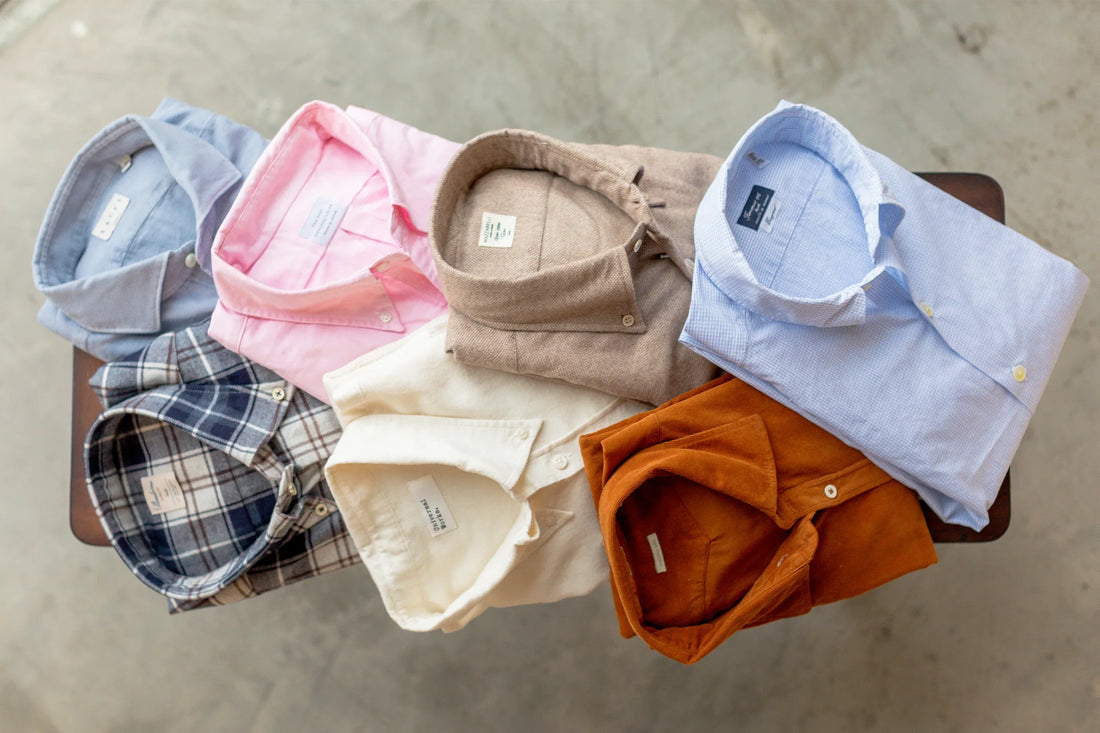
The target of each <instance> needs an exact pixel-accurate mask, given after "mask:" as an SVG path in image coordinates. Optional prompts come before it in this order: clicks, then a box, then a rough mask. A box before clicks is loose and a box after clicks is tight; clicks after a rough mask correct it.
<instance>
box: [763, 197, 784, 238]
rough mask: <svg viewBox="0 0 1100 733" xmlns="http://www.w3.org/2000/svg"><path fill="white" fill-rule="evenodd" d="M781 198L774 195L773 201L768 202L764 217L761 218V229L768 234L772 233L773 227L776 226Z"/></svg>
mask: <svg viewBox="0 0 1100 733" xmlns="http://www.w3.org/2000/svg"><path fill="white" fill-rule="evenodd" d="M779 206H780V203H779V200H778V199H777V198H775V197H774V196H773V197H772V200H771V202H770V203H769V204H768V208H767V210H766V211H765V212H764V218H763V219H761V220H760V231H762V232H765V233H767V234H771V233H772V227H774V226H775V218H776V217H777V216H778V215H779Z"/></svg>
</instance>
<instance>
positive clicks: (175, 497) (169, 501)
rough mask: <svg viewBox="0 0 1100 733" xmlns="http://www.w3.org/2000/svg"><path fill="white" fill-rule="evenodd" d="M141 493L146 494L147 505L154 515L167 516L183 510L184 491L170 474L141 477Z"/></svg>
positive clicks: (184, 504) (184, 503)
mask: <svg viewBox="0 0 1100 733" xmlns="http://www.w3.org/2000/svg"><path fill="white" fill-rule="evenodd" d="M141 491H142V493H143V494H145V505H146V506H147V507H149V511H150V512H152V513H153V514H166V513H168V512H173V511H175V510H177V509H183V508H184V506H186V503H187V502H185V501H184V499H183V489H182V488H180V482H179V481H177V480H176V477H175V476H174V475H172V474H170V473H158V474H154V475H153V476H142V477H141Z"/></svg>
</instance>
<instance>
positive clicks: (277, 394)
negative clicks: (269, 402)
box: [271, 387, 286, 402]
mask: <svg viewBox="0 0 1100 733" xmlns="http://www.w3.org/2000/svg"><path fill="white" fill-rule="evenodd" d="M271 398H272V399H273V400H275V401H276V402H282V401H283V400H285V399H286V390H285V389H283V388H282V387H276V388H275V389H273V390H271Z"/></svg>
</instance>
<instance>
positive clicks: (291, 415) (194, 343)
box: [84, 324, 359, 612]
mask: <svg viewBox="0 0 1100 733" xmlns="http://www.w3.org/2000/svg"><path fill="white" fill-rule="evenodd" d="M91 385H92V388H93V390H94V391H95V392H96V394H97V395H98V396H99V398H100V401H101V402H102V403H103V405H104V408H105V409H104V412H103V414H102V415H101V416H100V417H99V418H98V419H97V420H96V421H95V423H94V424H93V425H92V427H91V429H90V430H89V432H88V437H87V439H86V441H85V445H84V468H85V476H86V479H87V483H88V490H89V493H90V494H91V497H92V503H93V504H94V505H95V508H96V512H97V513H98V515H99V518H100V521H101V522H102V524H103V526H104V529H105V530H106V532H107V536H108V537H109V538H110V540H111V544H112V545H113V546H114V547H115V549H116V550H117V551H118V553H119V555H120V556H121V557H122V559H123V561H124V562H125V563H126V564H127V565H128V566H129V567H130V569H131V570H133V572H134V574H135V575H137V576H138V577H139V578H140V579H141V580H142V582H144V583H145V584H146V585H148V586H149V587H151V588H153V589H154V590H156V591H158V592H160V593H162V594H163V595H164V596H166V597H167V598H168V601H169V610H170V611H171V612H177V611H185V610H191V609H193V608H199V607H202V606H207V605H222V604H225V603H230V602H233V601H237V600H241V599H243V598H249V597H252V596H255V595H259V594H260V593H264V592H266V591H269V590H272V589H274V588H279V587H281V586H284V585H287V584H289V583H293V582H295V581H298V580H302V579H304V578H309V577H312V576H314V575H320V574H321V573H325V572H329V571H332V570H337V569H339V568H342V567H346V566H348V565H352V564H355V563H357V562H359V553H358V551H357V549H356V547H355V545H354V543H353V542H352V540H351V537H350V536H349V534H348V531H347V528H346V526H345V524H344V520H343V518H342V517H341V516H340V513H339V511H338V509H337V506H336V503H335V502H334V501H333V499H332V494H331V493H330V491H329V488H328V485H327V484H326V483H325V480H324V464H325V461H326V460H327V459H328V457H329V455H330V454H331V452H332V449H333V448H334V447H335V445H336V442H337V440H338V439H339V437H340V432H341V431H340V425H339V423H338V422H337V419H336V416H335V413H334V412H333V411H332V409H331V408H329V407H327V406H326V405H324V404H322V403H321V402H320V401H318V400H316V399H314V398H313V397H310V396H309V395H308V394H306V393H305V392H303V391H300V390H296V389H295V388H294V387H293V386H292V385H290V384H288V383H287V382H286V381H284V380H282V379H281V378H279V377H278V375H276V374H275V373H273V372H271V371H269V370H267V369H265V368H263V367H261V366H260V365H258V364H256V363H254V362H251V361H249V360H247V359H245V358H243V357H241V356H238V355H237V354H234V353H233V352H231V351H229V350H228V349H226V348H225V347H223V346H221V345H220V344H218V343H217V342H216V341H214V340H213V339H211V338H210V337H209V336H208V335H207V332H206V324H200V325H198V326H194V327H192V328H188V329H185V330H183V331H179V332H176V333H174V334H165V335H163V336H160V337H158V338H157V339H155V340H154V341H153V342H152V343H151V344H150V345H149V346H148V347H147V348H146V349H145V350H144V351H142V352H139V353H138V354H135V355H134V356H131V357H128V358H126V359H122V360H120V361H116V362H112V363H109V364H106V365H104V366H103V367H101V368H100V370H99V371H98V372H96V374H95V376H93V377H92V380H91ZM165 474H171V475H172V476H173V477H174V478H175V480H176V482H178V484H179V486H180V488H181V489H182V493H183V497H184V503H185V506H184V507H182V508H179V509H175V510H170V511H167V512H164V513H159V514H158V513H155V512H154V511H153V509H151V508H150V506H149V505H148V503H147V501H146V496H145V491H143V488H142V481H141V479H142V478H143V477H153V476H163V475H165ZM154 509H155V507H154Z"/></svg>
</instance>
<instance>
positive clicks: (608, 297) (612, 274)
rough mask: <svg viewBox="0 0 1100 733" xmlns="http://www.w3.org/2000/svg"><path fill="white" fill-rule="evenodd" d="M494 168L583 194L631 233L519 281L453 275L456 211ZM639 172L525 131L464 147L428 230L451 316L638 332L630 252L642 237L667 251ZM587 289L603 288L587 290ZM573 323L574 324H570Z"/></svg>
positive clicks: (439, 193)
mask: <svg viewBox="0 0 1100 733" xmlns="http://www.w3.org/2000/svg"><path fill="white" fill-rule="evenodd" d="M501 168H517V169H523V170H542V171H548V172H550V173H554V174H557V175H559V176H562V177H564V178H566V179H568V180H570V181H572V182H573V183H575V184H577V185H580V186H585V187H587V188H590V189H592V190H593V191H596V192H598V193H600V194H602V195H603V196H605V197H606V198H607V199H608V200H609V201H611V202H612V203H613V204H615V205H616V206H617V207H618V208H619V209H621V210H622V211H623V212H624V213H625V214H626V215H627V216H629V217H630V218H631V219H633V220H634V222H635V223H636V226H635V229H634V232H633V234H632V235H631V236H630V237H629V238H628V239H627V241H626V242H624V243H623V245H622V246H617V247H612V248H610V249H607V250H605V251H603V252H601V253H599V254H596V255H592V256H590V257H586V258H584V259H581V260H577V261H575V262H570V263H567V264H564V265H558V266H555V267H550V268H547V269H544V270H539V271H536V272H531V273H527V274H524V275H522V276H519V277H488V276H481V275H475V274H472V273H468V272H465V271H463V270H460V269H459V268H458V267H456V266H454V265H453V264H452V263H453V262H455V261H457V260H458V259H459V258H460V251H461V249H463V248H464V247H466V246H470V243H469V242H467V241H463V240H461V239H460V238H459V237H460V235H458V234H457V233H456V234H452V232H451V223H452V222H451V219H452V215H453V214H454V212H455V208H456V205H457V204H458V201H459V199H460V197H461V196H463V195H464V193H465V191H466V190H467V189H469V187H470V186H471V185H473V183H474V182H475V181H476V180H477V179H478V178H480V177H481V176H483V175H485V174H487V173H489V172H491V171H493V170H497V169H501ZM642 171H643V169H642V166H640V165H620V164H618V163H616V162H614V161H610V160H607V159H604V158H600V157H597V156H595V155H593V154H591V153H589V152H587V151H584V150H582V149H580V148H579V147H577V146H572V145H569V144H568V143H564V142H561V141H560V140H555V139H554V138H551V137H548V136H546V135H542V134H540V133H537V132H530V131H526V130H499V131H496V132H489V133H485V134H483V135H480V136H478V137H476V138H474V139H473V140H471V141H470V142H468V143H466V145H464V146H463V147H462V149H461V150H460V151H459V152H458V153H457V154H456V155H455V157H454V158H452V159H451V163H450V165H449V166H448V167H447V170H446V171H445V172H444V174H443V177H442V178H441V179H440V181H439V186H438V188H437V189H436V196H435V203H434V206H433V209H432V221H431V227H430V231H429V241H430V243H431V248H432V254H433V256H434V257H435V262H436V267H437V269H438V270H439V276H440V281H441V283H442V284H443V287H444V291H445V293H446V295H447V300H448V303H449V304H450V305H451V306H452V307H453V308H454V309H455V310H456V311H458V312H461V313H463V314H465V315H467V316H469V317H471V318H473V319H474V320H476V321H479V322H481V323H485V324H488V325H491V326H496V327H511V328H518V329H521V330H522V329H524V328H529V329H536V330H545V328H546V327H547V324H553V325H555V326H557V327H563V326H565V327H568V326H569V323H570V321H577V320H578V319H579V320H580V321H583V328H584V330H591V331H625V332H642V331H644V330H645V324H644V323H643V322H642V319H641V318H640V316H639V315H638V313H637V309H636V308H635V307H634V302H635V298H634V286H633V279H632V277H631V261H630V256H631V253H633V252H634V251H635V245H636V244H638V243H640V242H641V241H642V239H643V238H645V237H647V236H648V237H650V238H652V239H654V240H655V241H657V242H659V243H660V244H662V245H663V247H664V249H665V251H671V249H672V248H671V246H670V245H669V244H668V243H667V241H666V238H665V236H664V235H663V234H662V233H661V232H660V231H659V229H658V228H657V225H656V223H655V222H654V219H653V214H652V212H651V211H650V208H649V205H648V203H647V202H646V198H645V196H644V195H643V194H642V192H641V190H640V189H639V188H638V185H637V182H638V181H639V180H640V178H641V175H642ZM591 283H603V284H606V287H599V288H593V287H591ZM578 285H583V286H584V287H578ZM564 294H568V297H565V296H564ZM521 302H522V303H527V304H529V307H526V308H523V309H522V310H523V311H524V312H527V313H530V314H532V315H531V316H530V317H529V319H528V320H524V319H523V317H522V316H520V315H519V314H518V313H517V308H516V303H521ZM625 313H631V314H633V320H632V321H630V323H631V324H632V325H631V326H626V325H624V323H623V315H624V314H625ZM578 314H582V315H580V316H578ZM576 325H577V327H581V325H582V324H580V323H579V321H578V323H577V324H576Z"/></svg>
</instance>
